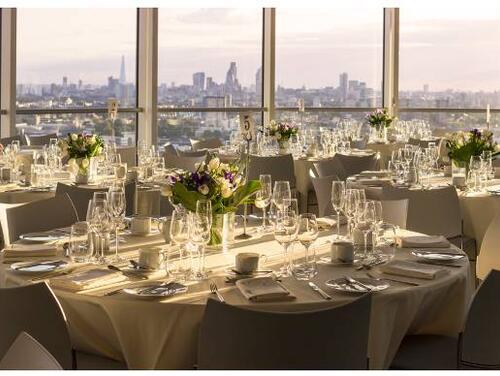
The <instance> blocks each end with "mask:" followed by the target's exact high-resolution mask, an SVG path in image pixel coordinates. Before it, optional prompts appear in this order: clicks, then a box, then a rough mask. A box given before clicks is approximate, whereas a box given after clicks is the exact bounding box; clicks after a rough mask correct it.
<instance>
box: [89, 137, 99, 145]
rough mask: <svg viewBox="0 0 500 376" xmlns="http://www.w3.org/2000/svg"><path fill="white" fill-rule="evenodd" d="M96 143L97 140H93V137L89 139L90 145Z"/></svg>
mask: <svg viewBox="0 0 500 376" xmlns="http://www.w3.org/2000/svg"><path fill="white" fill-rule="evenodd" d="M96 142H97V139H96V138H95V136H92V137H90V140H89V144H90V145H94V144H95V143H96Z"/></svg>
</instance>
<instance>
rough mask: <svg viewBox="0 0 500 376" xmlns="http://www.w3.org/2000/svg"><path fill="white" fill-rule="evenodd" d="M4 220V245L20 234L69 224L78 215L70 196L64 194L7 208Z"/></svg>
mask: <svg viewBox="0 0 500 376" xmlns="http://www.w3.org/2000/svg"><path fill="white" fill-rule="evenodd" d="M5 220H6V227H7V228H3V225H2V232H3V235H4V242H5V245H9V244H10V243H12V242H15V241H16V240H18V239H19V236H20V235H22V234H27V233H30V232H37V231H48V230H53V229H55V228H61V227H67V226H71V225H72V224H73V223H75V222H77V221H78V216H77V213H76V210H75V208H74V206H73V203H72V202H71V199H70V197H69V196H68V195H67V194H64V195H59V196H56V197H52V198H49V199H46V200H39V201H33V202H29V203H27V204H24V205H19V206H15V207H11V208H7V209H6V210H5Z"/></svg>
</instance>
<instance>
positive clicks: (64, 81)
mask: <svg viewBox="0 0 500 376" xmlns="http://www.w3.org/2000/svg"><path fill="white" fill-rule="evenodd" d="M62 84H63V87H67V86H68V77H66V76H64V77H63V83H62Z"/></svg>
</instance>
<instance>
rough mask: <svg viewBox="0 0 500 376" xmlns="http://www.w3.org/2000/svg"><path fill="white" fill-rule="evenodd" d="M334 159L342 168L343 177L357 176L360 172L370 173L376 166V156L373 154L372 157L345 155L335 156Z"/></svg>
mask: <svg viewBox="0 0 500 376" xmlns="http://www.w3.org/2000/svg"><path fill="white" fill-rule="evenodd" d="M335 159H337V160H338V161H339V163H340V165H341V166H342V167H343V169H344V172H345V177H340V176H339V177H340V178H343V179H345V178H347V177H349V176H352V175H355V174H359V173H360V172H361V171H367V170H369V171H372V170H375V167H376V166H377V155H376V154H375V153H374V154H372V155H355V154H353V155H346V154H340V153H337V154H335Z"/></svg>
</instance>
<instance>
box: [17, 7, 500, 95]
mask: <svg viewBox="0 0 500 376" xmlns="http://www.w3.org/2000/svg"><path fill="white" fill-rule="evenodd" d="M276 12H277V13H276V14H277V16H276V17H277V20H276V22H277V36H276V45H277V46H276V59H277V61H276V69H277V76H276V79H277V83H278V84H281V85H283V86H286V87H300V86H302V85H305V86H306V87H309V88H314V87H324V86H332V85H333V86H336V85H338V75H339V73H341V72H344V71H345V72H348V73H349V75H350V79H359V80H363V81H366V82H367V83H368V85H369V86H372V87H375V86H378V85H380V81H381V79H382V8H374V7H371V8H363V9H355V8H345V7H343V8H335V9H334V8H329V9H286V8H278V9H277V11H276ZM400 14H401V15H400V21H401V30H400V31H401V35H400V42H401V51H400V88H401V89H403V90H405V89H420V88H422V85H423V84H425V83H427V84H429V85H430V88H431V90H444V89H447V88H453V89H463V90H474V91H476V90H486V91H491V90H498V89H500V2H499V5H498V8H491V7H489V8H488V7H473V3H472V2H471V7H470V8H465V7H456V8H454V7H446V8H439V7H433V8H429V7H425V8H423V7H420V8H418V7H415V6H413V7H411V8H410V7H408V6H405V7H403V8H401V11H400ZM261 30H262V10H261V9H248V8H246V9H167V8H160V13H159V82H160V83H162V82H167V83H169V84H170V82H172V81H174V82H175V83H176V84H191V82H192V73H194V72H196V71H204V72H205V73H206V75H207V76H212V77H213V78H214V79H215V81H217V82H222V81H223V80H224V78H225V73H226V71H227V69H228V66H229V63H230V61H236V62H237V64H238V77H239V79H240V81H241V82H242V83H243V85H245V86H248V85H251V84H254V83H255V73H256V70H257V68H258V67H259V66H260V63H261V38H262V35H261ZM135 38H136V10H135V9H97V10H94V9H43V10H41V9H20V10H19V13H18V44H17V47H18V82H19V83H51V82H57V83H60V82H61V81H62V76H64V75H66V76H68V78H69V80H70V81H71V82H77V81H78V79H82V80H83V81H84V83H93V84H105V83H106V79H107V77H108V76H109V75H114V76H115V77H117V76H118V75H119V69H120V59H121V55H124V56H125V60H126V68H127V69H126V70H127V78H128V79H129V80H133V78H134V75H135V47H136V40H135Z"/></svg>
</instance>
